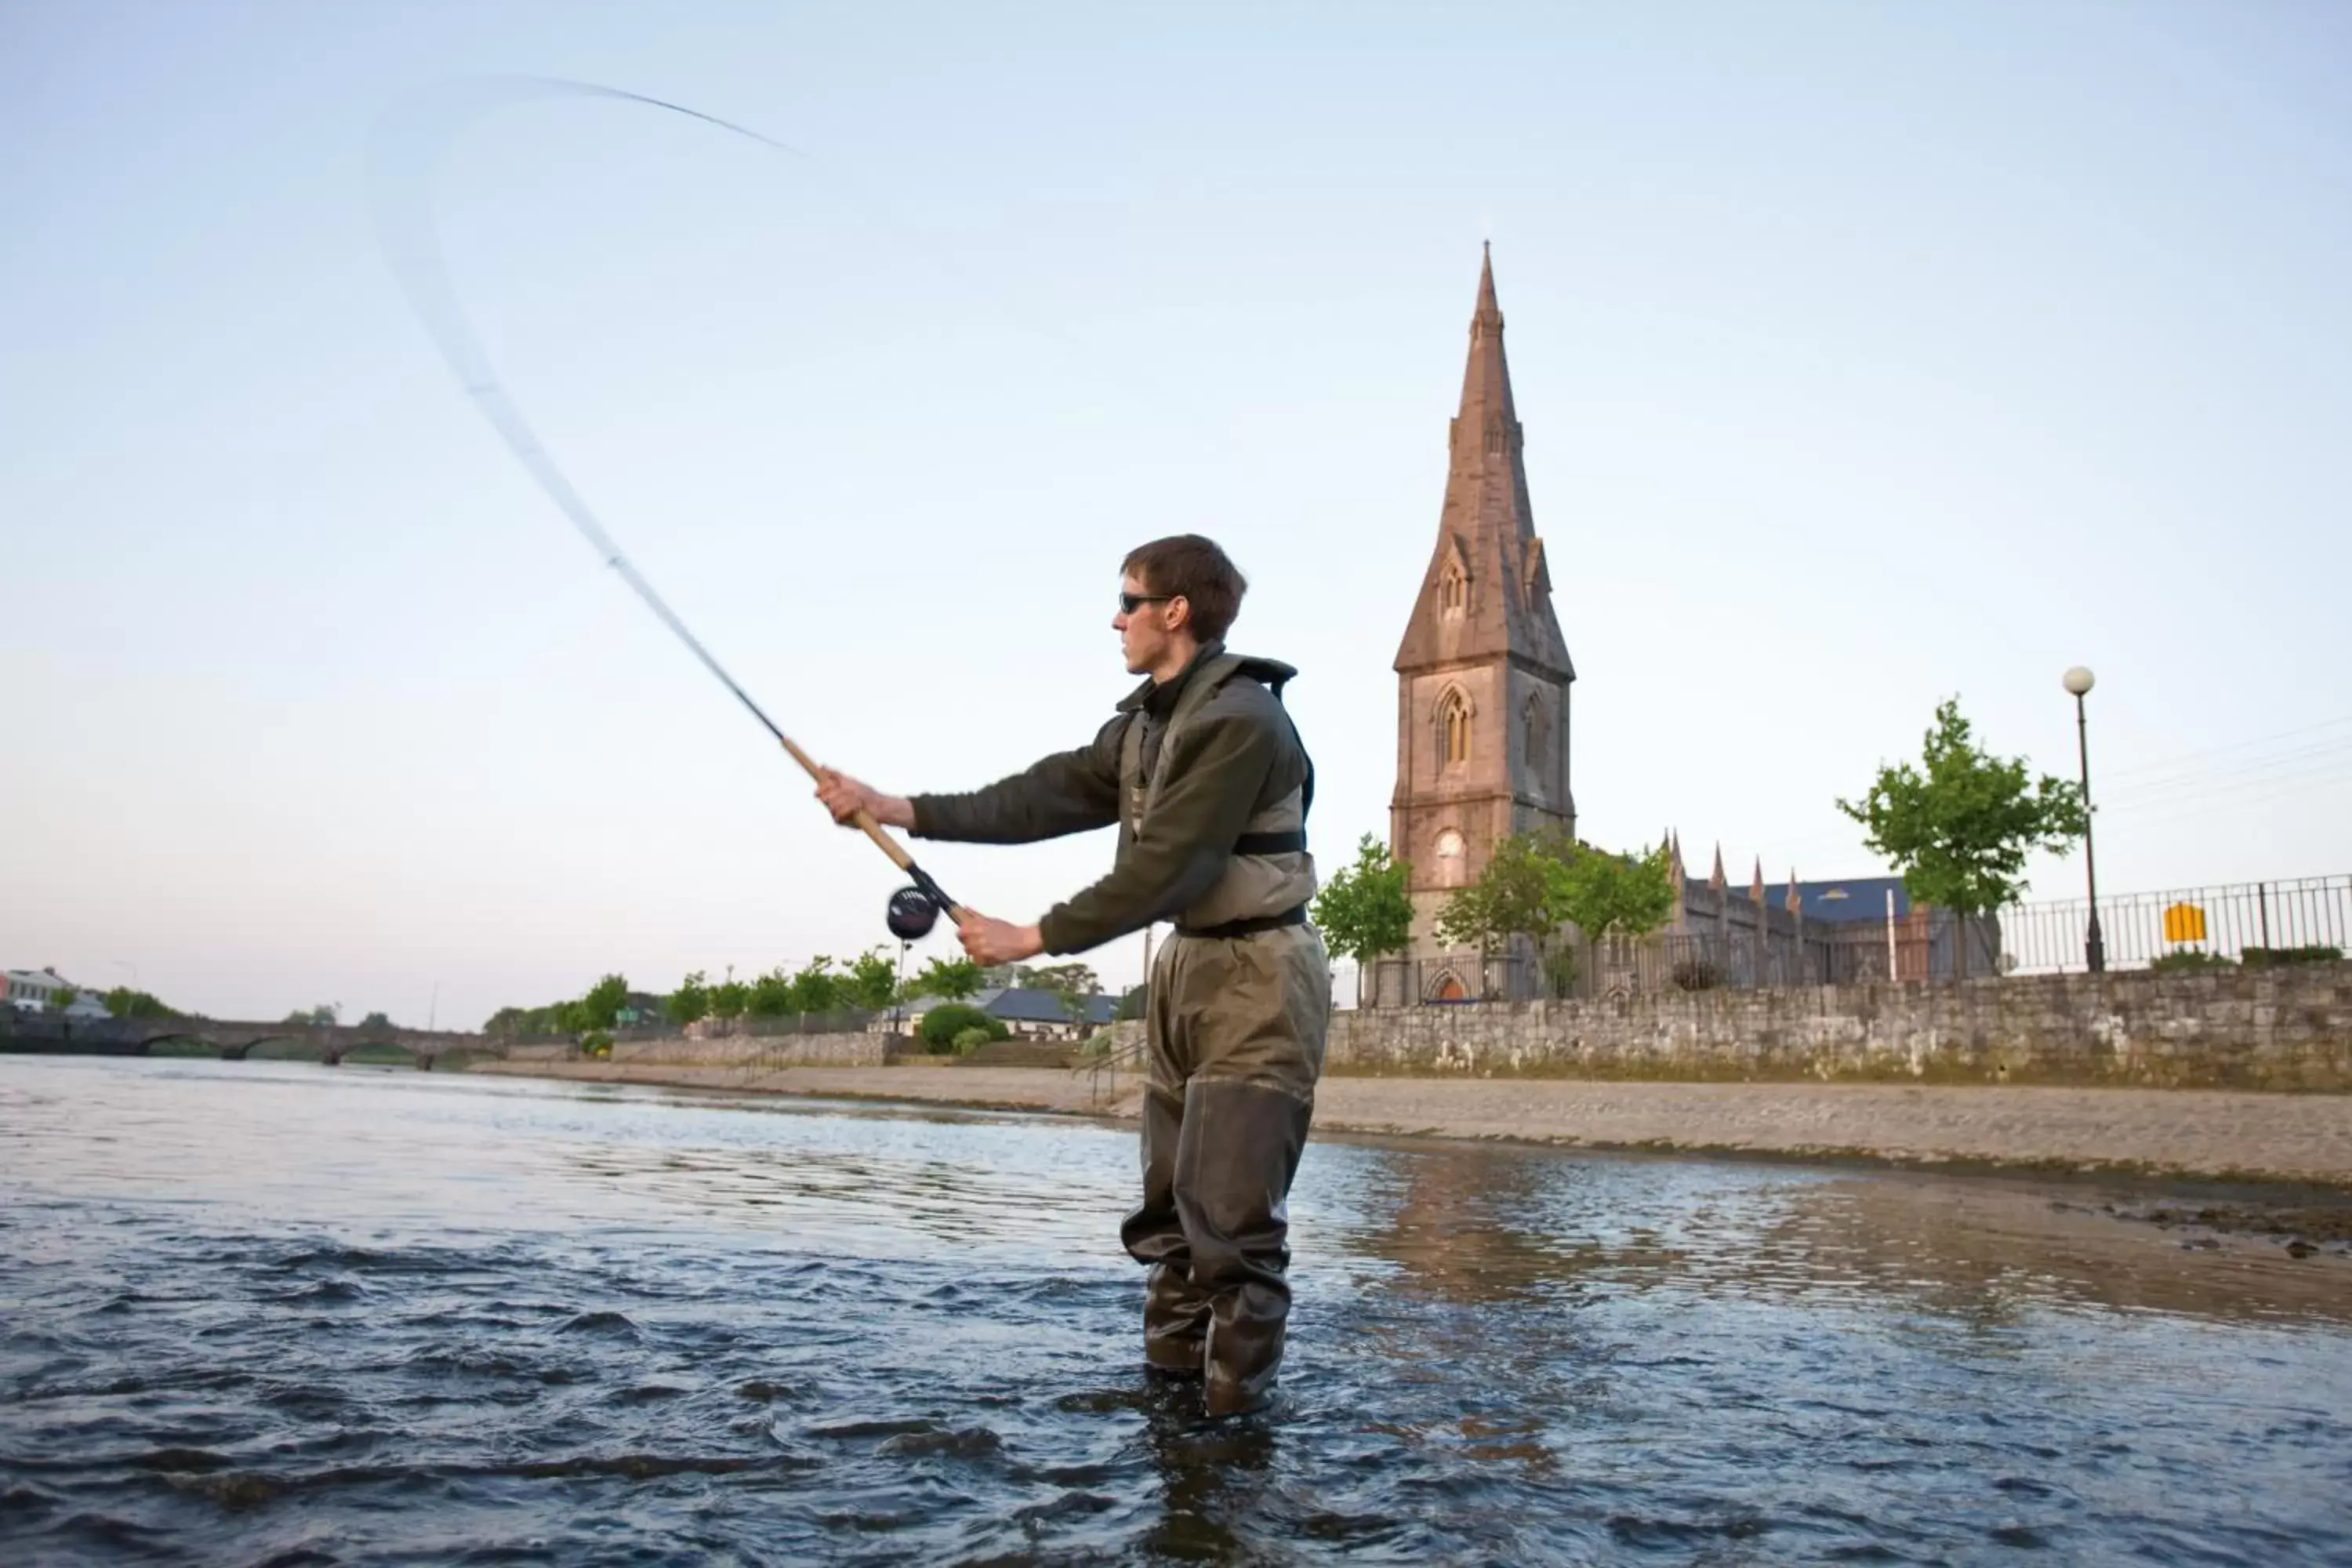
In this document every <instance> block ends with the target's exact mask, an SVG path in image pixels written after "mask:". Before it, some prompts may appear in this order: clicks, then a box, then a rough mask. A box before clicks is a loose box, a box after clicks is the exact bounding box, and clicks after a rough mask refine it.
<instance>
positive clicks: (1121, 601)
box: [1118, 594, 1184, 616]
mask: <svg viewBox="0 0 2352 1568" xmlns="http://www.w3.org/2000/svg"><path fill="white" fill-rule="evenodd" d="M1183 596H1184V595H1181V594H1121V595H1119V596H1118V608H1119V613H1120V614H1121V615H1127V616H1131V615H1133V614H1135V612H1136V611H1138V610H1139V609H1141V608H1142V607H1143V606H1144V605H1164V604H1166V603H1167V602H1168V601H1169V600H1171V599H1181V598H1182V597H1183Z"/></svg>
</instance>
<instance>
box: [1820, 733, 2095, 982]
mask: <svg viewBox="0 0 2352 1568" xmlns="http://www.w3.org/2000/svg"><path fill="white" fill-rule="evenodd" d="M1837 808H1838V809H1839V810H1840V811H1842V812H1843V813H1844V814H1845V815H1846V816H1850V817H1852V818H1853V820H1854V821H1856V822H1858V823H1860V824H1861V825H1862V826H1863V829H1864V835H1863V842H1864V844H1865V845H1867V846H1868V847H1870V849H1871V850H1872V852H1873V853H1874V854H1878V855H1882V856H1884V857H1885V858H1886V859H1887V860H1888V861H1889V862H1891V863H1892V864H1893V865H1894V867H1895V869H1896V870H1898V871H1900V872H1901V873H1902V875H1903V887H1904V890H1905V891H1906V892H1908V893H1909V894H1910V895H1911V897H1912V898H1913V899H1914V900H1916V901H1917V902H1920V903H1923V904H1937V905H1940V906H1942V907H1943V908H1945V909H1948V910H1952V911H1953V912H1954V913H1955V914H1956V915H1958V916H1959V917H1960V918H1961V919H1962V920H1963V921H1968V920H1969V919H1970V918H1972V917H1975V916H1979V915H1986V914H1990V913H1991V912H1992V911H1993V910H1998V909H2000V908H2001V907H2002V906H2003V905H2005V904H2010V903H2014V902H2015V901H2016V900H2017V896H2018V895H2019V894H2020V893H2021V892H2023V891H2024V890H2025V858H2026V856H2027V855H2028V854H2030V853H2031V852H2032V851H2033V850H2035V849H2046V850H2048V851H2049V852H2050V853H2051V854H2053V855H2063V854H2065V853H2066V852H2067V851H2068V850H2070V849H2072V848H2073V847H2074V841H2075V840H2076V839H2078V838H2080V837H2083V836H2084V834H2085V833H2086V832H2088V831H2089V830H2090V813H2089V812H2088V810H2087V809H2086V808H2085V807H2084V803H2083V791H2082V788H2081V786H2080V785H2078V784H2072V783H2070V782H2068V781H2067V780H2065V779H2062V778H2056V777H2053V775H2051V774H2048V773H2044V774H2042V777H2041V778H2039V779H2031V778H2030V777H2029V774H2028V771H2027V768H2026V764H2025V759H2024V758H2022V757H2014V758H2010V759H2008V760H2005V761H2004V760H2003V759H2001V758H2000V757H1996V756H1992V755H1990V753H1988V752H1986V751H1985V750H1984V749H1983V748H1982V747H1980V746H1979V745H1978V744H1977V743H1976V741H1975V738H1974V734H1973V731H1971V730H1970V728H1969V721H1967V720H1966V719H1964V718H1962V717H1961V716H1960V702H1959V699H1958V698H1957V697H1955V698H1952V699H1950V700H1948V701H1945V702H1942V703H1939V704H1938V705H1937V709H1936V725H1935V728H1933V729H1931V730H1929V731H1927V737H1926V742H1925V744H1924V746H1923V748H1922V751H1921V755H1920V759H1919V765H1918V766H1917V767H1914V766H1913V765H1912V764H1910V763H1894V764H1891V765H1886V766H1882V767H1880V769H1879V770H1878V777H1877V779H1876V780H1875V781H1874V782H1873V784H1871V786H1870V793H1869V794H1867V795H1864V796H1863V797H1862V799H1861V801H1860V802H1858V803H1857V802H1854V801H1849V800H1843V799H1841V800H1840V801H1838V803H1837ZM1967 949H1968V944H1967V943H1966V942H1962V943H1961V944H1960V953H1961V958H1960V971H1961V973H1967V972H1968V957H1967Z"/></svg>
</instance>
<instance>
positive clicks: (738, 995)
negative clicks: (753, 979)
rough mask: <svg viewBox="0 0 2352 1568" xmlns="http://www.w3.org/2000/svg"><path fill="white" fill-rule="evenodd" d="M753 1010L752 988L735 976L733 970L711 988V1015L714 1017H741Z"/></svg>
mask: <svg viewBox="0 0 2352 1568" xmlns="http://www.w3.org/2000/svg"><path fill="white" fill-rule="evenodd" d="M750 1011H751V987H750V986H749V985H746V984H744V983H743V982H741V981H740V980H738V979H736V978H735V973H734V971H732V970H730V971H728V973H727V978H726V979H724V980H722V981H720V982H719V984H716V985H714V986H712V987H711V988H710V1016H712V1017H714V1018H740V1017H741V1016H743V1015H744V1014H746V1013H748V1012H750Z"/></svg>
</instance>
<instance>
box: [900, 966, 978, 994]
mask: <svg viewBox="0 0 2352 1568" xmlns="http://www.w3.org/2000/svg"><path fill="white" fill-rule="evenodd" d="M982 984H985V982H984V980H983V978H982V973H981V968H980V965H979V964H977V963H973V962H972V961H971V959H969V958H933V959H929V960H926V961H925V963H924V964H923V967H922V968H921V969H920V970H919V971H918V972H917V973H915V974H913V975H911V976H909V977H908V981H907V985H906V994H905V999H906V1000H908V1001H912V1000H913V999H914V998H916V997H918V996H944V997H946V998H948V999H949V1000H950V1001H951V1002H960V1001H961V1000H963V998H965V997H967V996H973V995H977V994H979V993H980V990H981V987H982Z"/></svg>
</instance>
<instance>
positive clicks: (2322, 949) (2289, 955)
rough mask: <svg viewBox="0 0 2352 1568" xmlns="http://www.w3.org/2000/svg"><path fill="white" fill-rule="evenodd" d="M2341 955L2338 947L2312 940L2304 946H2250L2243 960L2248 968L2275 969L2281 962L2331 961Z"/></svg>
mask: <svg viewBox="0 0 2352 1568" xmlns="http://www.w3.org/2000/svg"><path fill="white" fill-rule="evenodd" d="M2343 956H2344V950H2343V949H2342V948H2340V947H2329V946H2327V945H2326V944H2325V943H2322V942H2312V943H2310V944H2308V945H2306V946H2304V947H2250V948H2247V949H2246V950H2245V952H2244V954H2243V961H2244V963H2245V965H2246V967H2247V968H2248V969H2275V968H2277V967H2278V966H2279V965H2280V964H2283V963H2335V962H2336V960H2337V959H2339V958H2342V957H2343Z"/></svg>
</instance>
